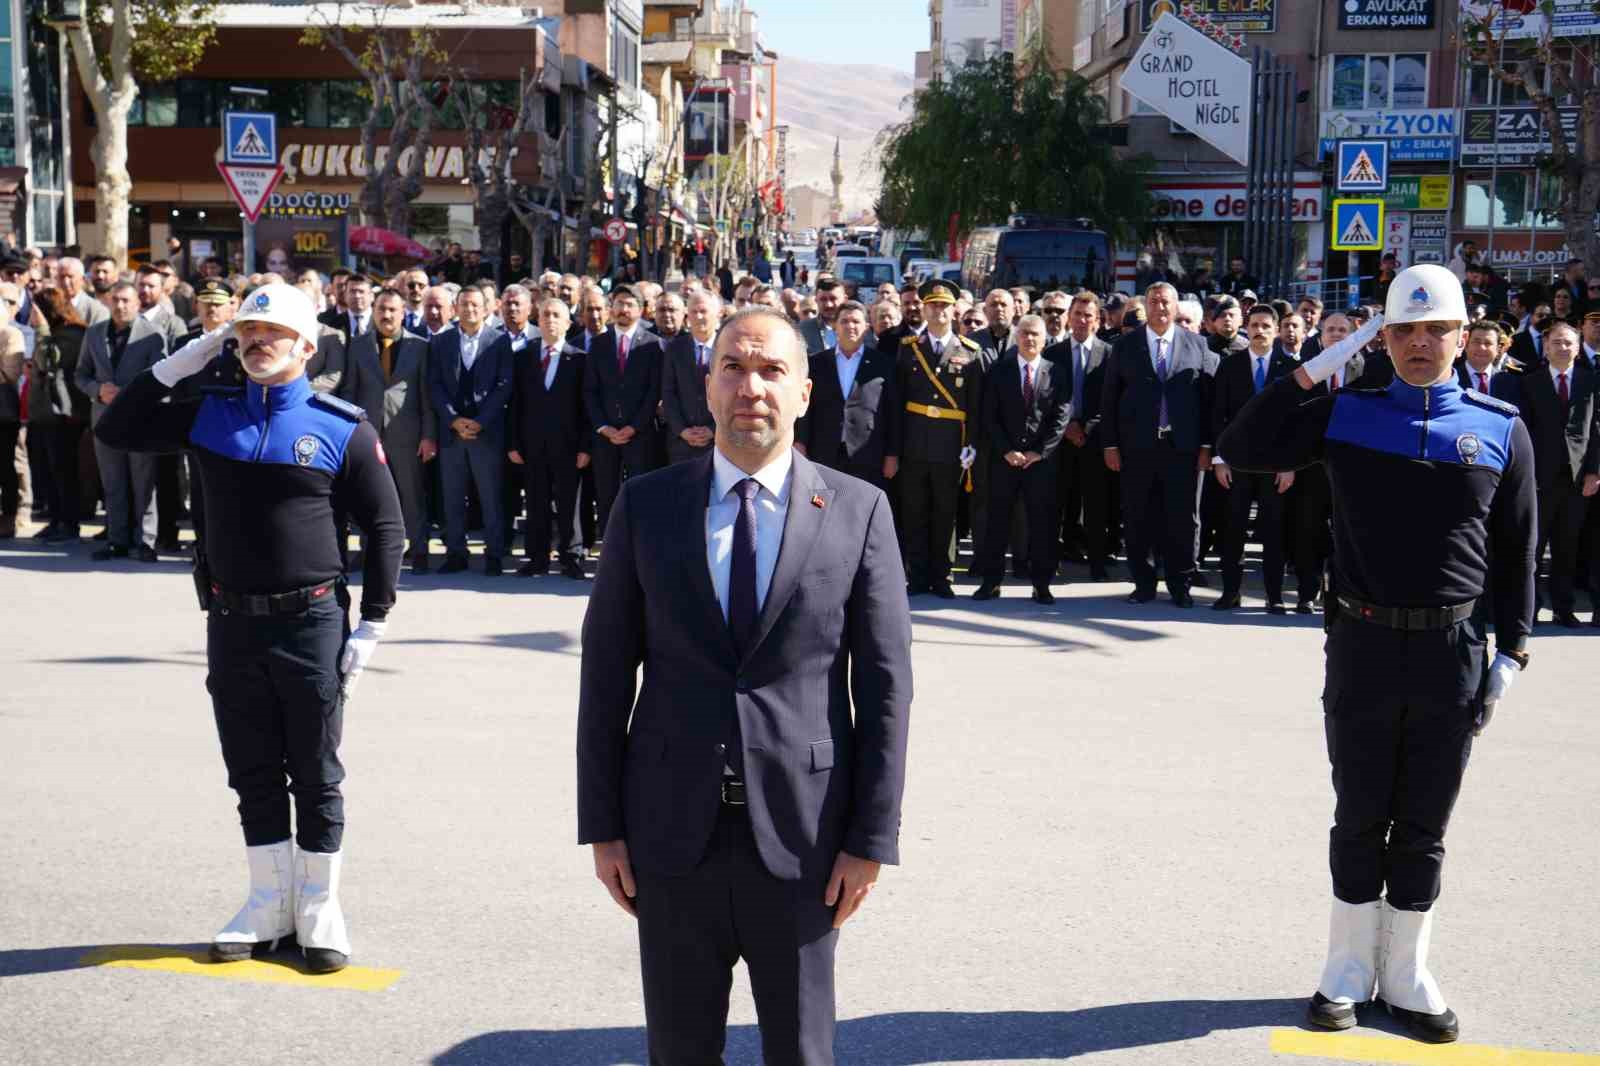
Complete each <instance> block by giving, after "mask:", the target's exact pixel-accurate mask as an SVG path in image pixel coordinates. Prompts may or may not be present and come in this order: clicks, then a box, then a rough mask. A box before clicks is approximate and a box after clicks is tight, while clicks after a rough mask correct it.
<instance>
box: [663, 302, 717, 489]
mask: <svg viewBox="0 0 1600 1066" xmlns="http://www.w3.org/2000/svg"><path fill="white" fill-rule="evenodd" d="M721 315H722V297H720V296H718V295H717V294H716V293H714V292H710V291H709V290H704V289H702V290H700V291H698V292H696V293H695V294H694V295H693V296H691V297H689V307H688V321H689V328H688V329H686V330H684V331H683V332H682V333H680V334H678V336H676V337H674V338H673V339H672V340H671V341H670V342H669V343H668V344H667V350H666V356H667V363H666V366H664V367H662V368H661V412H662V414H663V415H664V416H665V417H666V420H667V457H668V458H669V459H670V460H671V461H672V462H674V463H681V462H684V461H686V460H689V459H696V458H699V457H701V456H704V455H707V454H709V452H710V450H711V438H712V436H713V435H714V433H715V429H714V427H713V426H712V422H711V411H710V409H709V408H707V407H706V371H707V370H709V369H710V368H711V347H712V344H713V343H714V342H715V341H716V335H717V326H718V325H720V324H721Z"/></svg>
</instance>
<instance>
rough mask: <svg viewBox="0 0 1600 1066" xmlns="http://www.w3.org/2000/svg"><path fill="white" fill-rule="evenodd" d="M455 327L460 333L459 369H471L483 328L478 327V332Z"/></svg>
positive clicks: (474, 361)
mask: <svg viewBox="0 0 1600 1066" xmlns="http://www.w3.org/2000/svg"><path fill="white" fill-rule="evenodd" d="M457 328H458V330H459V332H460V333H461V369H463V370H471V369H472V364H473V363H476V362H477V361H478V342H479V341H481V340H482V339H483V329H482V327H479V329H478V332H476V333H468V332H467V331H466V330H464V329H460V327H457Z"/></svg>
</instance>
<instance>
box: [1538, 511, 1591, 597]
mask: <svg viewBox="0 0 1600 1066" xmlns="http://www.w3.org/2000/svg"><path fill="white" fill-rule="evenodd" d="M1588 511H1589V497H1586V496H1584V494H1583V492H1582V491H1581V490H1580V489H1579V487H1578V486H1577V485H1575V484H1570V483H1563V484H1557V485H1555V486H1554V487H1552V488H1550V489H1548V490H1541V491H1540V493H1539V548H1538V551H1537V552H1536V553H1535V555H1534V559H1536V560H1542V559H1543V558H1544V549H1545V545H1549V546H1550V570H1549V579H1548V581H1549V585H1548V587H1549V592H1550V607H1551V609H1552V610H1556V611H1571V610H1574V609H1576V607H1577V604H1578V588H1577V571H1578V547H1579V544H1580V539H1579V538H1580V536H1581V534H1582V533H1583V520H1584V517H1585V516H1586V515H1587V514H1588ZM1597 570H1600V567H1595V566H1594V565H1593V563H1592V562H1591V564H1590V570H1589V580H1590V583H1591V594H1592V592H1593V589H1592V586H1593V583H1594V579H1595V577H1596V572H1597ZM1595 604H1596V606H1597V609H1600V598H1596V599H1595Z"/></svg>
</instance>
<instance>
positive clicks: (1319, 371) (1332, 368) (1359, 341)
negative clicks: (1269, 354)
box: [1300, 315, 1383, 385]
mask: <svg viewBox="0 0 1600 1066" xmlns="http://www.w3.org/2000/svg"><path fill="white" fill-rule="evenodd" d="M1382 328H1383V316H1382V315H1373V316H1372V317H1371V318H1369V319H1367V321H1366V323H1365V324H1364V325H1363V326H1362V327H1361V328H1360V329H1358V330H1356V331H1355V332H1354V333H1352V334H1350V336H1348V337H1346V338H1345V339H1344V340H1342V341H1340V342H1339V343H1337V344H1334V345H1332V346H1330V347H1327V348H1324V349H1323V350H1322V351H1321V352H1319V353H1318V354H1317V355H1316V356H1314V357H1313V358H1311V359H1309V360H1307V361H1306V362H1304V363H1301V364H1300V369H1302V370H1304V371H1305V372H1306V376H1307V377H1309V378H1310V379H1311V384H1313V385H1315V384H1317V382H1319V381H1327V380H1328V379H1329V378H1331V377H1332V376H1333V375H1334V374H1335V373H1337V372H1338V371H1340V370H1343V369H1344V365H1345V364H1346V363H1348V362H1349V361H1350V360H1351V358H1352V357H1354V356H1355V354H1356V353H1357V352H1359V351H1361V349H1362V348H1365V347H1366V346H1367V342H1368V341H1370V340H1371V339H1372V338H1373V337H1375V336H1377V334H1378V330H1380V329H1382Z"/></svg>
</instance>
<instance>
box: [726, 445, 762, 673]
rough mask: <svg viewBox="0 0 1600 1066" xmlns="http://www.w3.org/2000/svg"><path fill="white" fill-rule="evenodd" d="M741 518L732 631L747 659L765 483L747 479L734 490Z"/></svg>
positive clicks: (732, 569) (736, 531) (732, 578)
mask: <svg viewBox="0 0 1600 1066" xmlns="http://www.w3.org/2000/svg"><path fill="white" fill-rule="evenodd" d="M734 490H735V491H737V492H738V493H739V517H738V518H737V519H735V521H734V523H733V559H732V561H731V562H730V563H729V565H728V628H729V629H731V630H732V631H733V643H734V646H735V647H736V648H738V649H739V654H740V655H744V654H747V653H748V652H749V651H750V646H751V644H752V643H754V641H755V636H756V493H758V492H760V491H761V483H760V482H759V481H757V480H756V479H755V478H753V477H747V478H745V479H744V480H743V481H741V482H739V483H738V484H737V485H735V486H734Z"/></svg>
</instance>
